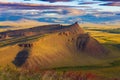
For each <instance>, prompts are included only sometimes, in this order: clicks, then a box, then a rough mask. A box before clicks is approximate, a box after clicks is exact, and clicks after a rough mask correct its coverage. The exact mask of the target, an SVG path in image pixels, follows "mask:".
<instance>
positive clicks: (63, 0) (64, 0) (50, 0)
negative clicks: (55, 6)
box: [36, 0, 73, 3]
mask: <svg viewBox="0 0 120 80" xmlns="http://www.w3.org/2000/svg"><path fill="white" fill-rule="evenodd" d="M36 1H48V2H51V3H53V2H69V1H73V0H36Z"/></svg>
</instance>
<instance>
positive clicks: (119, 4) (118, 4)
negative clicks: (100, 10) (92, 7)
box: [101, 2, 120, 6]
mask: <svg viewBox="0 0 120 80" xmlns="http://www.w3.org/2000/svg"><path fill="white" fill-rule="evenodd" d="M101 5H103V6H104V5H105V6H120V2H109V3H105V4H101Z"/></svg>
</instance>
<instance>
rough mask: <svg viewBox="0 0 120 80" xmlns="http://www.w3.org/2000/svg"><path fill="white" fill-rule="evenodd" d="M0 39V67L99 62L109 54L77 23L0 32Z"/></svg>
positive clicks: (31, 66)
mask: <svg viewBox="0 0 120 80" xmlns="http://www.w3.org/2000/svg"><path fill="white" fill-rule="evenodd" d="M6 36H7V37H6ZM0 38H1V39H0V41H1V42H0V47H1V48H0V56H1V59H0V63H1V64H0V66H5V65H10V66H15V67H17V68H21V69H22V70H35V71H37V70H39V69H48V68H56V67H67V66H84V65H97V64H103V63H105V62H106V58H107V56H108V55H109V53H108V50H107V49H106V48H105V47H104V46H102V45H101V44H100V43H99V42H98V41H97V40H96V39H94V38H93V37H91V36H90V35H89V34H88V33H85V32H84V30H83V29H82V28H81V27H80V26H79V25H78V23H77V22H76V23H74V24H72V25H60V24H55V25H45V26H37V27H33V28H28V29H20V30H13V31H6V32H1V33H0Z"/></svg>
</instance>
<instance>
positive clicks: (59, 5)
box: [0, 0, 120, 23]
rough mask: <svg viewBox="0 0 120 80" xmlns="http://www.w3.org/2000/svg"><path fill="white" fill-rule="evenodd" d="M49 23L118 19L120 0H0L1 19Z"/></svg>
mask: <svg viewBox="0 0 120 80" xmlns="http://www.w3.org/2000/svg"><path fill="white" fill-rule="evenodd" d="M22 19H28V20H36V21H40V22H50V23H74V22H76V21H77V22H79V23H85V22H91V23H111V22H115V21H118V22H119V21H120V0H0V21H19V20H22Z"/></svg>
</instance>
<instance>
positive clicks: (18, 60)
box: [12, 50, 29, 67]
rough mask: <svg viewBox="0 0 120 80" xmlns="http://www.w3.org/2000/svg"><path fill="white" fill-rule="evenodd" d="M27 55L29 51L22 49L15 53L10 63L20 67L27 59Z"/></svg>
mask: <svg viewBox="0 0 120 80" xmlns="http://www.w3.org/2000/svg"><path fill="white" fill-rule="evenodd" d="M28 56H29V52H28V51H27V50H22V51H20V52H18V54H17V55H16V57H15V59H14V61H12V63H13V64H14V65H15V66H16V67H21V66H22V65H23V64H24V63H25V61H26V60H27V58H28Z"/></svg>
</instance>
